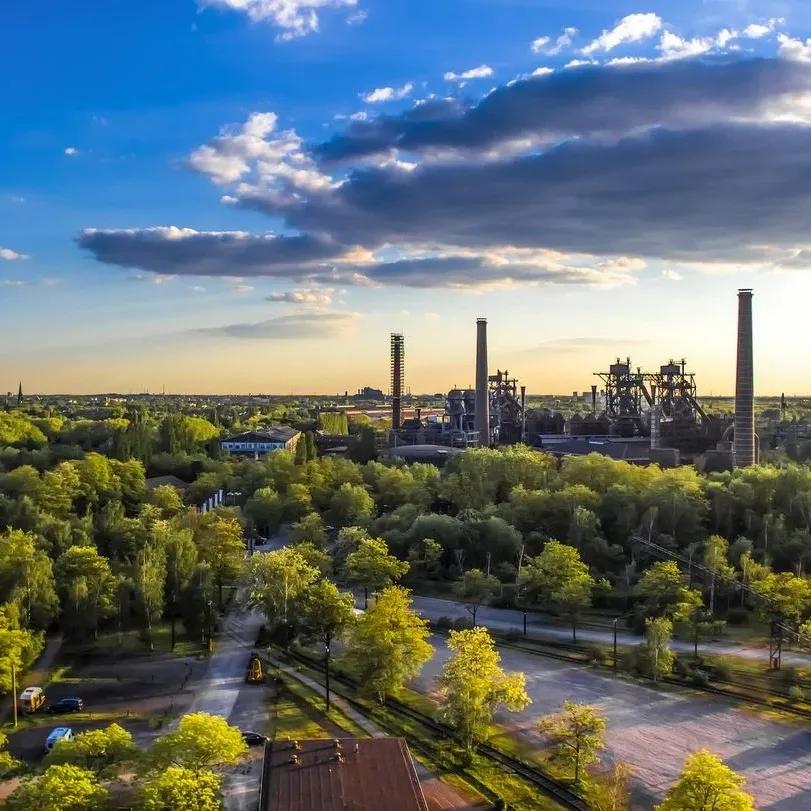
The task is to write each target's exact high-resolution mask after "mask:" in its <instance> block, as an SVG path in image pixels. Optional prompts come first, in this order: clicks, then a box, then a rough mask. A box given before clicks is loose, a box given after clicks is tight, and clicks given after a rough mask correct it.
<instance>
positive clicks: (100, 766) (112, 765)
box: [45, 724, 138, 778]
mask: <svg viewBox="0 0 811 811" xmlns="http://www.w3.org/2000/svg"><path fill="white" fill-rule="evenodd" d="M137 752H138V749H137V747H136V746H135V744H134V743H133V742H132V735H131V734H130V733H129V732H128V731H127V730H126V729H124V728H123V727H121V726H119V725H118V724H110V726H108V727H107V728H106V729H89V730H87V731H86V732H80V733H79V734H78V735H77V736H76V737H75V738H74V739H73V740H72V741H65V740H62V741H59V742H58V743H57V744H56V746H54V748H53V749H52V750H51V752H50V754H49V755H48V757H47V758H46V759H45V765H46V766H54V765H57V764H70V765H73V766H79V767H81V768H82V769H86V770H87V771H89V772H92V773H93V774H94V775H95V776H96V777H99V778H101V777H114V776H115V773H116V771H117V770H118V768H119V767H120V766H122V765H123V764H124V763H126V762H128V761H130V760H132V759H133V758H134V757H135V754H136V753H137Z"/></svg>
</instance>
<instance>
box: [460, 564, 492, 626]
mask: <svg viewBox="0 0 811 811" xmlns="http://www.w3.org/2000/svg"><path fill="white" fill-rule="evenodd" d="M500 591H501V583H500V582H499V580H498V578H497V577H493V575H491V574H485V573H484V572H483V571H482V570H481V569H470V570H469V571H467V572H465V575H464V578H463V579H462V582H461V583H457V584H456V594H457V595H458V597H459V599H460V600H461V601H462V602H463V603H464V604H465V607H466V608H467V610H468V611H469V612H470V615H471V616H472V617H473V624H474V625H475V624H476V614H477V613H478V611H479V607H480V606H482V605H484V604H485V603H488V602H490V600H492V599H493V597H495V596H496V594H498V593H499V592H500Z"/></svg>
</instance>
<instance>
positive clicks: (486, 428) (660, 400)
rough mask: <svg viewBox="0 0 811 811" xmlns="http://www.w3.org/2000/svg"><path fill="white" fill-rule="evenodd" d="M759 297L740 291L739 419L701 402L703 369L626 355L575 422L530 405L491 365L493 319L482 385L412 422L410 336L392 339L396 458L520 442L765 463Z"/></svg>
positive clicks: (710, 463) (664, 460)
mask: <svg viewBox="0 0 811 811" xmlns="http://www.w3.org/2000/svg"><path fill="white" fill-rule="evenodd" d="M752 297H753V293H752V290H750V289H741V290H739V291H738V341H737V368H736V377H735V381H736V388H735V410H734V418H733V417H730V416H728V415H719V414H711V413H708V412H707V411H706V410H705V408H704V407H702V405H701V404H700V403H699V400H698V387H697V384H696V375H695V373H694V372H690V371H687V363H686V361H685V360H681V361H679V362H675V361H674V360H672V359H670V360H668V361H667V363H664V364H662V365H661V366H660V367H659V369H658V370H654V371H649V370H643V369H641V368H638V367H637V368H634V367H633V365H632V363H631V359H630V357H628V358H626V359H624V360H622V359H620V358H617V359H616V360H615V361H614V362H613V363H611V364H610V365H609V366H608V370H607V371H601V372H595V373H594V376H595V377H596V378H597V379H598V380H599V383H595V384H592V385H591V396H590V400H591V407H590V409H588V410H586V411H585V413H583V414H581V413H579V412H575V413H573V414H571V415H570V416H569V417H568V418H566V417H564V416H563V415H562V414H560V413H558V412H553V411H551V410H550V409H533V408H529V407H528V406H527V405H526V401H527V393H526V387H525V386H522V385H519V382H518V379H517V378H516V377H513V376H511V375H510V373H509V371H507V370H506V369H505V370H504V371H502V370H501V369H497V370H496V371H495V372H492V371H491V369H490V366H489V363H488V352H487V328H488V324H487V320H486V319H484V318H479V319H477V321H476V355H475V387H474V388H468V389H459V388H454V389H451V390H450V391H448V393H447V395H446V397H445V406H444V412H443V413H440V414H429V415H427V416H423V414H422V412H421V409H420V408H419V407H417V408H415V410H414V414H413V416H411V417H409V418H407V419H404V418H403V398H404V390H405V387H404V381H405V338H404V336H403V335H402V334H400V333H393V334H392V335H391V378H390V382H391V389H390V391H391V432H390V437H389V445H390V447H391V450H392V452H393V453H394V455H397V456H401V457H403V458H406V459H429V458H432V459H435V460H442V459H444V458H447V456H448V454H449V453H455V452H458V451H459V450H462V449H465V448H471V447H474V448H475V447H482V446H486V447H493V446H500V445H510V444H515V443H518V442H523V443H526V444H528V445H530V446H532V447H536V448H539V449H540V448H542V449H544V450H546V451H548V452H550V453H552V454H554V455H556V456H569V455H583V454H588V453H600V454H604V455H606V456H610V457H612V458H615V459H622V460H624V461H628V462H633V463H637V464H649V463H656V464H659V465H660V466H662V467H675V466H678V465H680V464H687V463H694V462H697V461H698V460H699V459H700V460H701V464H702V467H703V469H704V470H707V471H711V470H727V469H731V468H732V467H746V466H748V465H752V464H754V463H755V462H756V461H757V459H758V446H757V441H756V440H757V437H756V435H755V425H754V365H753V351H752V340H753V337H752V336H753V332H752Z"/></svg>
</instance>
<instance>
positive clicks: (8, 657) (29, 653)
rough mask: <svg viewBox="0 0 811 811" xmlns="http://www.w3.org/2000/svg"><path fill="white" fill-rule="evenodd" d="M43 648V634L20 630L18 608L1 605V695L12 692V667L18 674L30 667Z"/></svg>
mask: <svg viewBox="0 0 811 811" xmlns="http://www.w3.org/2000/svg"><path fill="white" fill-rule="evenodd" d="M42 647H43V637H42V633H41V632H33V631H28V630H26V629H24V628H20V623H19V610H18V608H17V606H15V605H14V604H12V603H6V604H5V605H0V693H8V692H9V691H10V690H11V682H12V678H11V672H12V667H13V668H15V669H16V671H17V673H20V672H21V671H22V670H24V669H25V668H27V667H29V666H30V665H31V664H33V662H34V660H35V659H36V658H37V656H39V654H40V652H41V651H42Z"/></svg>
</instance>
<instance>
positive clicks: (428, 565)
mask: <svg viewBox="0 0 811 811" xmlns="http://www.w3.org/2000/svg"><path fill="white" fill-rule="evenodd" d="M408 562H409V564H410V566H411V572H412V574H414V573H419V574H421V575H422V576H423V577H428V578H434V577H436V576H437V575H438V574H439V571H440V569H441V568H442V546H441V545H440V544H439V543H438V542H437V541H435V540H434V539H433V538H423V539H422V540H421V541H417V543H415V544H414V545H413V546H411V547H410V548H409V550H408Z"/></svg>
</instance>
